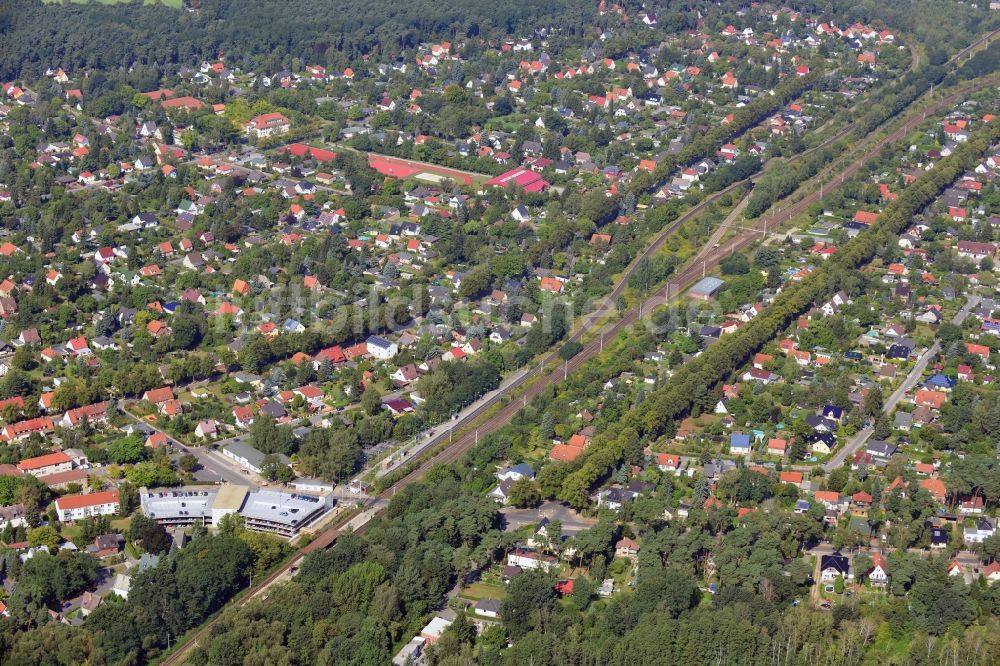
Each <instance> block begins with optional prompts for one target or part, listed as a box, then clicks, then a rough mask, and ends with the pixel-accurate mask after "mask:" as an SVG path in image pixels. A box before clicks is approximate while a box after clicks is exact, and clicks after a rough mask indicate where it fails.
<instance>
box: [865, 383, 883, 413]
mask: <svg viewBox="0 0 1000 666" xmlns="http://www.w3.org/2000/svg"><path fill="white" fill-rule="evenodd" d="M884 406H885V398H884V397H883V396H882V389H881V388H880V387H878V386H874V387H872V388H871V389H870V390H869V391H868V395H867V396H865V414H867V415H868V416H878V415H879V414H881V413H882V408H883V407H884Z"/></svg>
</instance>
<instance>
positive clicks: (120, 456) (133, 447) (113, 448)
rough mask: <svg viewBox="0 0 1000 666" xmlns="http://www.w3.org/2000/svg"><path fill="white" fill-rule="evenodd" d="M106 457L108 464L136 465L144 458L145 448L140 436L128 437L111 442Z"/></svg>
mask: <svg viewBox="0 0 1000 666" xmlns="http://www.w3.org/2000/svg"><path fill="white" fill-rule="evenodd" d="M107 455H108V460H109V461H110V462H113V463H116V464H118V465H125V464H128V463H136V462H139V461H140V460H142V459H144V458H145V457H146V446H145V443H144V442H143V441H142V438H141V437H140V436H138V435H129V436H128V437H121V438H119V439H116V440H115V441H113V442H111V444H110V446H108V449H107Z"/></svg>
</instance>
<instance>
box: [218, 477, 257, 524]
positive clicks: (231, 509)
mask: <svg viewBox="0 0 1000 666" xmlns="http://www.w3.org/2000/svg"><path fill="white" fill-rule="evenodd" d="M249 492H250V488H249V486H234V485H232V484H229V483H227V484H225V485H223V486H222V487H221V488H219V493H218V495H216V497H215V502H214V503H213V504H212V524H213V525H218V524H219V521H221V520H222V519H223V518H224V517H225V516H226V515H227V514H230V513H239V510H240V509H242V508H243V503H244V502H245V501H246V499H247V493H249Z"/></svg>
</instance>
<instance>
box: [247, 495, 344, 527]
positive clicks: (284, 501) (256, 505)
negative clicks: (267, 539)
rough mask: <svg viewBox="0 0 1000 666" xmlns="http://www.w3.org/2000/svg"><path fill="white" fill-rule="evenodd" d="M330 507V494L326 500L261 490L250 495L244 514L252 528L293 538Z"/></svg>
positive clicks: (248, 525)
mask: <svg viewBox="0 0 1000 666" xmlns="http://www.w3.org/2000/svg"><path fill="white" fill-rule="evenodd" d="M327 502H330V504H328V503H327ZM330 506H332V498H330V497H329V496H327V499H326V501H324V498H322V497H314V496H312V495H303V494H301V493H282V492H278V491H276V490H258V491H257V492H255V493H250V494H249V495H248V496H247V498H246V502H245V503H244V504H243V508H242V509H241V510H240V514H241V515H242V516H243V519H244V520H245V521H246V525H247V528H249V529H252V530H257V531H261V532H274V533H276V534H280V535H282V536H286V537H291V536H294V535H295V534H296V533H297V532H298V531H299V529H300V528H301V527H303V526H304V525H306V524H307V523H309V522H311V521H312V520H313V519H314V518H316V517H317V516H319V515H320V514H322V513H325V512H326V509H327V508H329V507H330Z"/></svg>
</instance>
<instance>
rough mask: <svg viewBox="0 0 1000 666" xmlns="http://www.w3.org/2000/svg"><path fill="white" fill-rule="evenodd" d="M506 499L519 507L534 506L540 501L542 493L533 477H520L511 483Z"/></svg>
mask: <svg viewBox="0 0 1000 666" xmlns="http://www.w3.org/2000/svg"><path fill="white" fill-rule="evenodd" d="M508 500H509V501H510V503H511V504H512V505H514V506H516V507H519V508H526V507H536V506H538V505H539V504H541V503H542V493H541V491H540V490H539V489H538V484H537V483H535V481H534V479H529V478H528V477H521V478H520V479H517V480H516V481H514V483H513V484H512V485H511V487H510V494H509V495H508Z"/></svg>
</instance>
